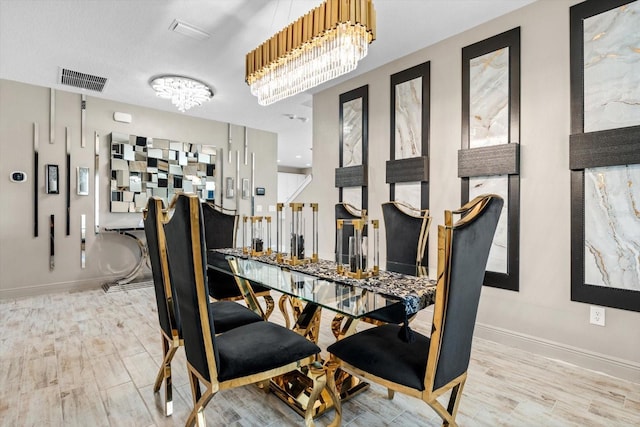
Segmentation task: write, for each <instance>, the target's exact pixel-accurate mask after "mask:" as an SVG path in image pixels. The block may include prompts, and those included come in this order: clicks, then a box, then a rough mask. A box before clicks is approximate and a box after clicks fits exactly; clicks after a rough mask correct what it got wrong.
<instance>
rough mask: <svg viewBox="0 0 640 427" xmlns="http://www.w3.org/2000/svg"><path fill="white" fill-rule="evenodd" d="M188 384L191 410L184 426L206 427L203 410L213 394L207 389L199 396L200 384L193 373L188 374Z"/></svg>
mask: <svg viewBox="0 0 640 427" xmlns="http://www.w3.org/2000/svg"><path fill="white" fill-rule="evenodd" d="M189 383H190V384H191V395H192V397H193V409H192V410H191V412H190V413H189V417H188V418H187V422H186V423H185V426H186V427H193V426H197V427H206V426H207V422H206V420H205V418H204V408H205V407H206V406H207V404H208V403H209V401H210V400H211V398H213V395H214V393H213V392H212V391H211V390H210V389H207V390H205V392H204V394H201V392H200V382H199V381H198V377H197V376H196V375H195V374H194V373H193V372H189Z"/></svg>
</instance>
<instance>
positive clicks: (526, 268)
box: [299, 0, 640, 381]
mask: <svg viewBox="0 0 640 427" xmlns="http://www.w3.org/2000/svg"><path fill="white" fill-rule="evenodd" d="M576 3H578V1H577V0H554V1H544V0H543V1H538V2H536V3H534V4H532V5H530V6H527V7H525V8H523V9H521V10H518V11H515V12H513V13H511V14H508V15H505V16H503V17H500V18H498V19H496V20H493V21H490V22H488V23H485V24H483V25H481V26H479V27H476V28H473V29H471V30H469V31H466V32H464V33H461V34H459V35H456V36H454V37H452V38H450V39H447V40H445V41H443V42H440V43H438V44H436V45H433V46H430V47H427V48H425V49H423V50H420V51H418V52H416V53H414V54H411V55H409V56H407V57H404V58H402V59H399V60H397V61H394V62H392V63H389V64H387V65H385V66H383V67H380V68H378V69H376V70H373V71H371V72H368V73H366V74H364V75H361V76H359V77H356V78H354V79H352V80H349V81H347V82H345V83H342V84H340V85H338V86H336V87H333V88H330V89H328V90H325V91H323V92H320V93H318V94H316V95H315V96H314V100H313V107H314V108H313V141H314V142H313V153H314V159H313V175H314V180H313V182H312V183H311V185H310V186H309V187H307V190H305V192H304V193H303V194H302V195H301V197H299V199H300V201H316V202H319V204H320V212H319V218H320V225H321V227H320V230H325V231H331V232H324V233H323V232H321V233H320V236H321V237H320V242H319V244H320V247H319V249H320V256H321V257H323V258H331V257H332V256H333V254H332V252H333V247H334V233H333V230H334V228H335V227H334V224H333V205H334V204H335V203H336V202H337V201H338V190H337V189H335V188H333V183H334V169H335V168H336V167H337V166H338V138H339V127H338V119H339V117H338V106H339V105H338V103H339V95H340V94H341V93H344V92H347V91H349V90H352V89H355V88H357V87H360V86H362V85H366V84H368V85H369V210H370V217H371V218H382V213H381V208H380V206H381V203H383V202H385V201H387V200H388V199H389V188H388V185H387V184H386V183H385V161H386V160H388V155H389V154H388V153H389V150H388V146H389V127H390V119H389V85H390V75H391V74H394V73H397V72H399V71H402V70H404V69H407V68H409V67H411V66H414V65H417V64H420V63H422V62H425V61H431V118H430V124H431V127H430V141H431V151H430V152H431V158H430V169H431V170H430V193H431V194H430V201H429V206H430V209H431V212H432V215H433V218H434V220H433V226H432V229H431V233H432V236H435V234H436V231H437V224H442V223H443V211H444V210H445V209H452V208H456V207H458V206H459V205H460V179H459V178H458V177H457V151H458V150H459V149H460V144H461V130H460V127H461V125H460V124H461V111H462V105H461V102H462V101H461V99H462V93H461V81H462V80H461V79H462V77H461V69H462V63H461V57H462V53H461V50H462V48H463V47H465V46H467V45H470V44H472V43H475V42H477V41H480V40H484V39H486V38H488V37H491V36H494V35H496V34H499V33H501V32H504V31H507V30H510V29H512V28H514V27H518V26H520V27H521V70H522V71H521V84H522V88H521V121H520V124H521V141H520V143H521V169H520V170H521V211H520V212H521V214H520V218H521V234H520V239H521V243H520V248H521V253H520V275H521V276H520V291H519V292H511V291H505V290H500V289H495V288H489V287H485V288H484V289H483V292H482V299H481V304H480V309H479V313H478V327H477V328H476V333H477V334H478V335H481V336H484V337H488V338H491V339H494V340H498V341H502V342H506V343H509V344H512V345H516V346H519V347H522V348H526V349H529V350H532V351H535V352H538V353H541V354H545V355H548V356H552V357H557V358H560V359H564V360H567V361H570V362H573V363H576V364H579V365H582V366H586V367H590V368H595V369H599V370H603V371H606V372H609V373H611V374H614V375H618V376H621V377H624V378H626V379H631V380H635V381H640V328H638V327H637V325H638V324H640V313H637V312H630V311H625V310H617V309H613V308H607V309H606V320H607V324H606V327H600V326H594V325H590V324H589V305H587V304H582V303H577V302H572V301H571V300H570V286H571V285H570V283H571V277H570V267H571V260H570V237H571V236H570V204H569V202H570V194H571V193H570V172H569V133H570V127H569V123H570V104H569V99H570V98H569V7H570V6H571V5H573V4H576ZM408 36H409V35H408ZM371 49H375V42H374V43H373V44H372V46H371ZM380 238H381V247H382V248H384V232H381V233H380ZM381 258H382V259H381V265H384V264H385V258H386V257H385V254H384V250H383V251H382V254H381ZM429 259H430V265H431V266H432V269H431V271H430V272H431V274H432V275H433V274H434V273H435V271H434V270H433V266H435V260H436V259H437V239H435V238H432V239H430V242H429Z"/></svg>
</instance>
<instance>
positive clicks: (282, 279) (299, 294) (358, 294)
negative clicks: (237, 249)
mask: <svg viewBox="0 0 640 427" xmlns="http://www.w3.org/2000/svg"><path fill="white" fill-rule="evenodd" d="M226 258H227V256H226V255H224V254H221V253H217V252H212V251H209V252H208V253H207V264H208V266H209V267H211V268H215V269H217V270H220V271H224V272H226V273H228V274H231V269H230V267H229V264H228V261H227V259H226ZM232 258H233V257H232ZM235 259H236V261H237V265H238V276H239V277H242V278H244V279H247V280H249V281H252V282H256V283H259V284H261V285H263V286H266V287H268V288H271V289H273V290H276V291H279V292H282V293H284V294H287V295H291V296H294V297H296V298H299V299H301V300H303V301H305V302H308V303H313V304H317V305H319V306H321V307H325V308H327V309H329V310H333V311H335V312H338V313H341V314H344V315H347V316H350V317H353V318H360V317H363V316H366V315H370V314H371V313H372V312H374V311H376V310H380V309H385V308H389V307H390V306H393V305H397V307H398V309H399V310H404V307H403V302H402V299H401V298H398V297H393V296H389V295H383V294H381V293H376V292H373V291H370V290H366V289H362V288H359V287H356V286H352V285H349V284H342V283H336V282H333V281H330V280H325V279H321V278H318V277H315V276H312V275H309V274H304V273H300V272H297V271H290V270H288V269H287V268H286V267H281V266H277V265H272V264H266V263H263V262H260V261H257V260H255V259H244V258H240V257H236V258H235ZM214 286H215V285H214Z"/></svg>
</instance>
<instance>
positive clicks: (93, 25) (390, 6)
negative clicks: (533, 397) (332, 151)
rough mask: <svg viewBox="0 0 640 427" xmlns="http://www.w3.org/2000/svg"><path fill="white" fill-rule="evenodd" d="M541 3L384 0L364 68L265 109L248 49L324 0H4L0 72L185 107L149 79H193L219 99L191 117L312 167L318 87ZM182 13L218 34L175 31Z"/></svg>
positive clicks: (0, 0)
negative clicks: (100, 84)
mask: <svg viewBox="0 0 640 427" xmlns="http://www.w3.org/2000/svg"><path fill="white" fill-rule="evenodd" d="M533 1H534V0H374V5H375V8H376V11H377V40H376V41H374V42H373V44H372V45H371V46H370V49H369V55H368V56H367V57H366V58H365V59H364V60H363V61H361V63H360V65H359V67H358V69H357V70H356V71H354V72H352V73H350V74H349V75H347V76H346V77H343V78H340V79H337V80H334V81H332V82H328V83H326V84H325V85H323V86H320V87H318V88H315V89H314V90H312V91H309V92H307V93H303V94H300V95H297V96H295V97H292V98H289V99H286V100H283V101H280V102H278V103H276V104H273V105H271V106H268V107H262V106H259V105H258V103H257V102H256V98H255V97H253V96H252V95H251V94H250V92H249V88H248V86H247V85H246V84H245V82H244V60H245V54H246V53H247V52H249V51H250V50H252V49H253V48H255V47H256V46H258V45H259V44H260V43H262V42H263V41H264V40H266V39H267V38H269V37H270V36H271V35H273V34H274V33H275V32H277V31H279V30H280V29H281V28H283V27H285V26H286V25H288V24H289V23H290V22H291V21H293V20H295V19H297V18H298V17H299V16H301V15H303V14H304V13H306V12H307V11H309V10H310V9H312V8H314V7H316V6H317V5H319V4H320V3H321V1H320V0H206V1H205V0H135V1H134V0H129V1H124V0H0V78H3V79H9V80H16V81H21V82H25V83H30V84H35V85H41V86H46V87H53V88H59V89H63V90H70V89H69V88H68V87H66V86H61V85H59V84H58V83H57V82H56V79H57V76H58V69H59V67H65V68H70V69H73V70H77V71H81V72H84V73H89V74H96V75H99V76H103V77H107V78H108V79H109V81H108V83H107V86H106V87H105V90H104V92H103V93H99V94H96V93H90V92H87V93H88V94H89V95H92V96H98V97H103V98H107V99H111V100H115V101H120V102H124V103H129V104H135V105H141V106H145V107H150V108H156V109H159V110H167V111H176V112H177V110H176V109H175V108H174V107H173V106H172V105H171V104H170V102H169V101H167V100H163V99H160V98H157V97H156V96H155V94H154V92H153V91H152V90H151V88H150V87H149V84H148V82H149V79H150V78H151V77H152V76H157V75H160V74H179V75H185V76H189V77H193V78H196V79H198V80H201V81H204V82H206V83H208V84H209V85H211V86H212V87H213V89H214V93H215V96H214V98H213V100H212V101H211V102H208V103H206V104H205V105H203V106H201V107H195V108H192V109H191V110H189V111H188V112H187V113H186V114H188V115H192V116H196V117H202V118H207V119H212V120H218V121H222V122H230V123H233V124H237V125H246V126H249V127H253V128H258V129H264V130H268V131H272V132H277V133H278V141H279V142H278V145H279V147H278V158H279V160H280V164H281V165H285V166H293V167H305V166H306V165H308V164H311V162H312V159H311V150H310V148H311V128H312V123H311V116H312V114H311V113H312V112H311V99H312V94H313V92H316V91H318V90H321V89H323V88H327V87H329V86H330V85H333V84H336V83H338V82H340V81H344V80H345V79H348V78H351V77H353V76H355V75H357V74H360V73H362V72H364V71H368V70H371V69H374V68H376V67H379V66H381V65H383V64H385V63H387V62H390V61H392V60H394V59H396V58H399V57H401V56H404V55H407V54H409V53H411V52H414V51H416V50H418V49H420V48H423V47H426V46H429V45H431V44H433V43H436V42H438V41H440V40H442V39H444V38H447V37H449V36H452V35H454V34H457V33H459V32H461V31H464V30H466V29H468V28H471V27H474V26H476V25H478V24H480V23H482V22H486V21H488V20H490V19H492V18H494V17H496V16H499V15H502V14H505V13H507V12H510V11H512V10H514V9H517V8H519V7H522V6H524V5H526V4H528V3H532V2H533ZM174 19H179V20H181V21H184V22H187V23H189V24H192V25H194V26H196V27H199V28H201V29H203V30H204V31H206V32H208V33H210V34H211V37H210V38H209V39H207V40H195V39H192V38H189V37H187V36H184V35H182V34H177V33H174V32H171V31H169V26H170V25H171V23H172V22H173V21H174ZM336 102H337V101H336ZM287 114H289V115H295V116H298V117H306V118H308V120H307V121H303V120H297V119H295V118H294V119H290V118H289V117H287V116H286V115H287ZM336 138H337V136H336ZM297 156H299V158H298V157H297Z"/></svg>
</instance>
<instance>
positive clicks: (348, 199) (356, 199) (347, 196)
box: [342, 187, 362, 210]
mask: <svg viewBox="0 0 640 427" xmlns="http://www.w3.org/2000/svg"><path fill="white" fill-rule="evenodd" d="M342 201H343V202H344V203H349V204H350V205H352V206H354V207H356V208H357V209H358V210H359V209H362V187H344V188H343V189H342Z"/></svg>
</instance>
